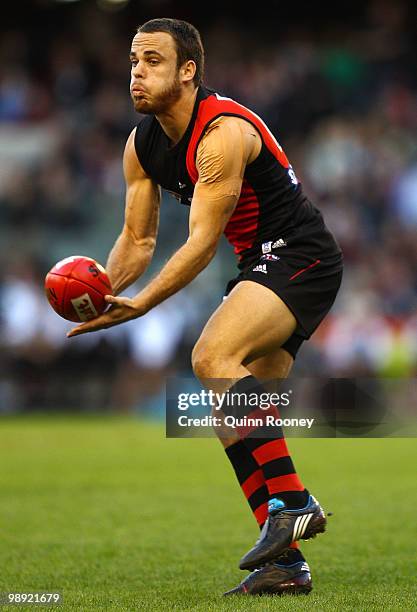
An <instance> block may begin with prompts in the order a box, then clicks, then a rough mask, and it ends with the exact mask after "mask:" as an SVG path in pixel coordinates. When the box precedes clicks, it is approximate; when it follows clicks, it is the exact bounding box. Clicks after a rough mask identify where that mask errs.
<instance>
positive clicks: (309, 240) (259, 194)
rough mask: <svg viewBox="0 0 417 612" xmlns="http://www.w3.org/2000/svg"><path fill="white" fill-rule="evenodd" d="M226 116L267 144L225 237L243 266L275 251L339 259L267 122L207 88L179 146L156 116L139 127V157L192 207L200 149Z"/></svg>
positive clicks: (252, 169)
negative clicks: (237, 119)
mask: <svg viewBox="0 0 417 612" xmlns="http://www.w3.org/2000/svg"><path fill="white" fill-rule="evenodd" d="M222 115H226V116H234V117H241V118H242V119H245V120H246V121H249V122H250V123H251V124H252V125H253V126H254V127H255V128H256V130H257V131H258V133H259V135H260V137H261V140H262V147H261V150H260V153H259V155H258V157H257V158H256V159H255V160H254V161H253V162H252V163H250V164H248V165H247V166H246V169H245V174H244V178H243V184H242V189H241V193H240V196H239V200H238V202H237V205H236V208H235V210H234V212H233V214H232V216H231V218H230V220H229V222H228V224H227V226H226V228H225V232H224V233H225V236H226V238H227V239H228V240H229V242H230V243H231V244H232V245H233V247H234V250H235V253H236V254H237V255H238V257H239V267H240V268H244V267H245V265H246V264H247V263H248V262H249V263H250V262H251V261H252V259H255V258H256V257H257V256H259V253H268V252H270V251H272V250H274V251H275V250H276V249H280V250H282V251H283V254H284V252H285V251H286V252H288V253H289V254H291V255H294V256H296V255H297V252H298V253H300V252H302V253H303V254H304V255H305V254H311V256H312V257H316V256H321V257H332V256H340V255H341V252H340V248H339V246H338V244H337V243H336V241H335V239H334V238H333V236H332V234H331V233H330V232H329V230H328V229H327V228H326V226H325V224H324V221H323V217H322V215H321V213H320V211H319V210H318V209H317V208H316V207H315V206H313V204H312V203H311V202H310V201H309V200H308V198H307V197H306V196H305V195H304V193H303V190H302V187H301V184H300V183H299V182H298V180H297V178H296V175H295V173H294V170H293V169H292V167H291V164H290V163H289V161H288V159H287V156H286V155H285V153H284V151H283V150H282V148H281V146H280V145H279V144H278V142H277V141H276V139H275V138H274V136H273V135H272V133H271V132H270V130H269V129H268V127H267V126H266V125H265V123H264V122H263V121H262V119H261V118H260V117H259V116H258V115H256V114H255V113H254V112H252V111H250V110H249V109H247V108H246V107H244V106H242V105H241V104H239V103H238V102H235V101H234V100H231V99H230V98H225V97H222V96H220V95H219V94H218V93H216V92H214V91H212V90H209V89H207V88H205V87H200V88H199V90H198V92H197V98H196V102H195V106H194V109H193V113H192V116H191V120H190V123H189V125H188V127H187V129H186V131H185V133H184V135H183V137H182V138H181V140H180V141H179V142H178V143H177V144H176V145H175V146H171V143H170V140H169V138H168V137H167V135H166V134H165V132H164V131H163V129H162V128H161V126H160V124H159V122H158V120H157V119H156V117H154V116H153V115H149V116H146V117H144V119H143V120H142V121H141V122H140V123H139V125H138V126H137V129H136V135H135V148H136V153H137V156H138V158H139V161H140V163H141V165H142V167H143V169H144V170H145V172H146V173H147V175H148V176H150V177H151V178H152V179H153V180H154V181H155V182H156V183H158V184H159V185H161V187H162V188H163V189H166V190H167V191H169V192H171V193H172V194H173V195H175V197H176V198H177V199H178V200H179V201H180V202H182V203H183V204H187V205H190V204H191V200H192V197H193V192H194V185H195V184H196V183H197V181H198V170H197V167H196V155H197V147H198V144H199V142H200V141H201V139H202V137H203V136H204V134H205V132H206V130H207V128H208V126H209V125H210V123H211V122H212V121H214V120H215V119H217V118H218V117H220V116H222Z"/></svg>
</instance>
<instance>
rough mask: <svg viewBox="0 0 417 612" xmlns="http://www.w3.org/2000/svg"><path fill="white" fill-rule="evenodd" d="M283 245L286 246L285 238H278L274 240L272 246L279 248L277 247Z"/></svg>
mask: <svg viewBox="0 0 417 612" xmlns="http://www.w3.org/2000/svg"><path fill="white" fill-rule="evenodd" d="M284 246H287V243H286V242H285V240H284V239H283V238H278V240H276V241H275V242H274V243H273V245H272V248H273V249H279V247H284Z"/></svg>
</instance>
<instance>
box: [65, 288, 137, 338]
mask: <svg viewBox="0 0 417 612" xmlns="http://www.w3.org/2000/svg"><path fill="white" fill-rule="evenodd" d="M105 300H106V302H108V303H109V304H112V306H111V308H109V310H106V312H104V313H103V314H102V315H100V316H99V317H96V318H95V319H91V321H87V322H86V323H81V325H78V326H77V327H74V328H73V329H71V331H69V332H68V333H67V338H72V337H73V336H79V335H81V334H86V333H88V332H93V331H99V330H100V329H107V328H108V327H113V325H119V323H124V322H125V321H130V320H131V319H136V318H137V317H140V316H142V315H143V314H145V312H144V311H143V310H142V309H140V308H139V307H138V306H137V304H136V303H135V301H134V300H133V299H131V298H127V297H115V296H113V295H106V296H105Z"/></svg>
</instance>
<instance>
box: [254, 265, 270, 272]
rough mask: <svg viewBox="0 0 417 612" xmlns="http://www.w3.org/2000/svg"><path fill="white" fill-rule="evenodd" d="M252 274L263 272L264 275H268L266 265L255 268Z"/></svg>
mask: <svg viewBox="0 0 417 612" xmlns="http://www.w3.org/2000/svg"><path fill="white" fill-rule="evenodd" d="M252 272H263V273H264V274H268V272H267V269H266V264H259V266H255V268H254V269H253V270H252Z"/></svg>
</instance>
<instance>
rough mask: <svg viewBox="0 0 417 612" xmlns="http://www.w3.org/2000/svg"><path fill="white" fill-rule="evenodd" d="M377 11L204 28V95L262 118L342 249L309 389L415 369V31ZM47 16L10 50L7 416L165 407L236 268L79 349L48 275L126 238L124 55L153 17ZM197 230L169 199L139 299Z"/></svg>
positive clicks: (3, 311) (3, 226)
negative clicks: (48, 292) (49, 292)
mask: <svg viewBox="0 0 417 612" xmlns="http://www.w3.org/2000/svg"><path fill="white" fill-rule="evenodd" d="M364 7H365V8H364V10H363V12H362V14H361V17H360V19H359V18H358V19H357V20H356V21H355V20H353V22H352V20H351V21H347V22H345V21H344V19H343V16H340V18H339V19H338V20H332V21H329V22H328V23H327V22H326V20H324V21H322V22H321V24H320V27H318V26H317V23H315V24H314V27H313V26H311V27H308V24H305V23H303V25H297V24H296V23H294V22H293V23H292V24H291V27H287V28H285V27H282V26H281V28H280V29H279V30H277V28H275V27H272V25H273V24H265V22H263V23H262V25H260V26H259V27H255V26H254V24H253V23H252V24H249V23H244V22H242V23H240V22H239V21H236V20H232V19H230V18H223V19H218V20H217V21H211V22H210V23H208V24H205V23H204V20H202V19H201V18H198V16H196V18H195V19H194V23H195V24H196V25H197V26H198V27H199V28H200V30H201V33H202V37H203V41H204V43H205V47H206V55H207V68H206V78H205V83H206V85H208V86H211V87H213V88H215V89H217V90H218V91H220V92H221V93H223V94H224V95H227V96H230V97H233V98H235V99H236V100H238V101H239V102H241V103H243V104H245V105H247V106H249V107H250V108H251V109H252V110H254V111H255V112H257V113H258V114H260V115H261V116H262V118H263V119H264V120H265V121H266V122H267V124H268V125H269V127H270V128H271V130H272V131H273V132H274V134H275V135H276V137H277V138H278V140H279V141H280V142H281V144H282V146H283V147H284V149H285V151H286V153H287V155H288V157H289V158H290V160H291V162H292V165H293V166H294V168H295V170H296V173H297V176H298V177H299V178H300V180H301V182H302V183H303V187H304V190H305V191H306V193H307V195H308V196H309V197H310V199H311V200H312V201H313V203H314V204H315V205H316V206H318V207H319V208H320V209H321V211H322V212H323V214H324V217H325V220H326V222H327V224H328V225H329V227H330V228H331V229H332V231H333V232H334V234H335V235H336V237H337V239H338V241H339V243H340V245H341V247H342V250H343V252H344V257H345V275H344V280H343V284H342V288H341V291H340V293H339V296H338V298H337V301H336V303H335V305H334V307H333V309H332V311H331V314H330V315H329V316H328V317H327V319H326V320H325V322H324V323H323V324H322V325H321V327H320V328H319V330H318V331H317V332H316V334H314V336H313V338H312V339H311V341H310V342H308V343H306V344H305V346H304V347H303V348H302V349H301V351H300V353H299V356H298V358H297V361H296V365H295V369H294V372H295V373H296V374H299V375H302V376H316V375H318V376H329V375H331V376H335V377H343V376H398V377H402V376H403V377H407V376H412V375H415V374H416V373H417V272H416V270H417V151H416V144H417V80H416V75H417V70H416V68H417V66H416V57H417V54H416V37H415V31H414V28H415V26H414V22H413V19H411V17H410V6H409V5H408V3H407V2H402V1H392V2H391V1H389V0H376V1H373V2H367V3H365V4H364ZM62 10H63V9H62ZM66 10H67V11H68V8H67V9H66ZM164 12H165V11H164ZM169 14H170V15H173V16H178V17H183V18H187V19H189V20H191V21H193V15H192V14H191V15H188V14H187V15H178V14H175V15H174V12H173V11H171V12H170V13H169ZM57 15H58V17H57ZM38 16H39V22H38V23H37V22H35V23H33V24H32V25H31V26H29V25H28V26H27V27H26V26H25V27H23V26H21V25H19V23H16V25H15V26H14V27H8V28H7V29H6V30H5V31H3V32H2V36H1V42H0V162H1V163H0V221H1V223H0V261H1V266H0V332H1V339H0V345H1V352H0V364H1V369H0V412H8V411H16V410H21V409H36V408H46V409H54V408H63V409H64V408H72V409H80V410H83V409H91V410H107V409H109V410H110V409H112V408H117V409H119V410H134V409H143V410H144V409H147V410H149V411H150V412H158V410H160V409H161V406H162V405H163V401H162V400H161V398H163V386H164V381H165V378H166V377H167V376H174V375H183V376H192V374H191V372H190V351H191V347H192V345H193V343H194V342H195V340H196V338H197V337H198V334H199V332H200V331H201V329H202V327H203V326H204V323H205V322H206V320H207V319H208V317H209V315H210V313H211V312H212V311H213V310H214V309H215V308H216V306H217V305H218V304H219V303H220V301H221V298H222V295H223V290H224V287H225V284H226V282H227V280H228V279H229V278H231V277H233V276H234V275H235V273H236V272H235V261H234V256H233V254H232V251H231V249H230V247H229V245H227V244H226V243H225V242H222V244H221V248H220V249H219V252H218V254H217V256H216V258H215V260H214V261H213V262H212V263H211V264H210V266H209V268H208V269H207V270H205V271H204V272H203V274H202V275H201V276H200V277H198V278H197V279H196V280H195V281H194V282H193V283H192V284H191V285H190V286H189V287H187V288H186V289H185V290H184V291H183V292H181V293H179V294H178V295H176V296H174V297H173V298H171V299H169V300H168V301H167V302H166V303H164V304H162V305H161V306H159V307H158V308H156V309H155V310H154V311H152V312H151V313H149V314H148V315H147V316H146V317H144V318H143V319H139V320H136V321H132V322H130V323H129V324H126V325H123V326H121V327H116V328H113V329H112V330H108V331H106V332H100V333H97V334H94V335H87V336H85V337H80V338H76V339H72V340H71V341H69V340H67V339H66V336H65V332H66V330H67V329H69V327H71V324H70V323H67V322H65V321H63V320H62V319H60V318H59V317H58V316H57V315H56V314H55V313H54V312H53V311H52V310H51V309H50V307H49V305H48V303H47V301H46V299H45V297H44V294H43V278H44V275H45V273H46V272H47V271H48V269H49V268H51V267H52V265H53V264H54V263H55V262H56V261H58V260H59V259H62V258H63V257H66V256H68V255H74V254H82V255H89V256H92V257H95V258H96V259H97V260H98V261H100V262H101V263H103V264H105V261H106V258H107V254H108V252H109V250H110V248H111V246H112V244H113V242H114V240H115V238H116V237H117V235H118V232H119V231H120V229H121V226H122V223H123V208H124V202H123V199H124V182H123V175H122V167H121V160H122V153H123V148H124V144H125V140H126V138H127V136H128V134H129V132H130V131H131V129H132V127H133V126H134V125H135V124H136V123H137V121H138V116H137V115H135V114H134V112H133V110H132V108H131V102H130V98H129V90H128V84H129V69H130V67H129V62H128V52H129V46H130V40H131V36H132V34H133V33H134V28H135V26H136V25H138V24H139V23H140V22H141V18H142V21H143V20H146V19H147V18H149V15H148V16H146V15H145V16H140V17H139V19H138V20H137V23H133V24H132V23H131V22H130V20H128V19H127V18H126V17H124V16H123V12H122V11H121V12H119V13H116V14H108V13H106V12H104V11H101V10H100V9H99V8H97V7H96V5H95V4H94V3H86V4H84V5H83V6H82V7H77V10H75V9H74V10H73V11H72V12H68V13H66V18H65V20H62V19H60V18H59V13H56V12H54V13H53V15H52V17H54V19H55V21H54V22H53V23H54V27H48V28H46V27H45V26H42V24H43V23H44V20H42V10H41V9H39V15H38ZM151 16H154V15H151ZM248 41H250V44H248ZM187 217H188V211H187V209H186V208H185V207H182V206H180V205H178V204H177V203H176V201H175V200H173V199H172V198H171V196H168V195H165V196H164V200H163V203H162V210H161V228H160V233H159V237H158V245H157V250H156V254H155V257H154V260H153V262H152V265H151V267H150V270H149V271H148V272H147V273H146V275H145V277H144V278H143V279H142V280H140V281H139V282H138V284H137V286H135V287H132V288H131V289H130V293H129V291H128V292H127V294H133V293H134V292H135V291H136V290H137V289H138V288H139V287H141V286H143V283H144V282H146V280H147V279H149V277H150V276H151V275H153V274H154V273H155V272H156V271H157V270H159V269H160V268H161V266H162V265H163V263H164V261H166V259H167V258H168V257H169V255H170V254H171V253H172V252H174V251H175V249H176V248H177V247H178V246H180V245H181V244H182V242H183V241H184V240H185V239H186V236H187Z"/></svg>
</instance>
